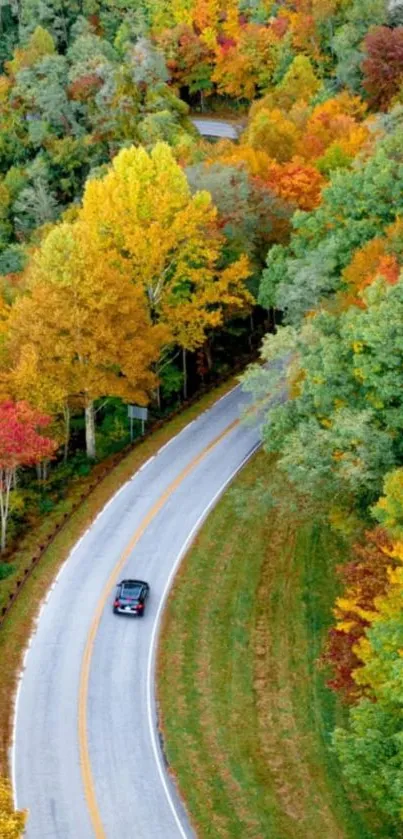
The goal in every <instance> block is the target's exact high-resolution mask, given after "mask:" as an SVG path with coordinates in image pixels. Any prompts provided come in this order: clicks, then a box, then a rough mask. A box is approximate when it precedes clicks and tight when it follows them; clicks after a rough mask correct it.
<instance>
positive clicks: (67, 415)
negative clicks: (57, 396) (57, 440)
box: [63, 405, 70, 463]
mask: <svg viewBox="0 0 403 839" xmlns="http://www.w3.org/2000/svg"><path fill="white" fill-rule="evenodd" d="M63 414H64V452H63V460H64V462H65V463H67V458H68V456H69V443H70V408H69V406H68V405H65V406H64V409H63Z"/></svg>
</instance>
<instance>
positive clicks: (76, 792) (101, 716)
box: [12, 387, 258, 839]
mask: <svg viewBox="0 0 403 839" xmlns="http://www.w3.org/2000/svg"><path fill="white" fill-rule="evenodd" d="M246 400H247V397H246V396H245V394H242V392H241V391H240V388H239V387H237V388H235V389H234V390H233V391H231V392H230V393H229V394H227V395H226V396H224V397H222V398H221V399H220V400H219V401H218V402H217V403H216V404H215V405H214V406H213V408H211V409H210V410H209V411H207V412H205V413H204V414H202V415H201V416H200V417H199V418H198V419H197V420H195V421H194V422H192V423H190V424H189V425H188V426H187V427H186V428H185V429H184V430H183V431H182V432H181V433H180V434H179V435H177V436H176V437H175V438H174V439H173V440H172V441H170V442H169V443H168V444H167V445H165V446H164V447H163V448H162V449H161V450H160V451H159V452H158V454H157V455H156V456H155V457H154V458H152V459H150V460H149V461H148V462H147V463H146V464H144V465H143V466H142V467H141V469H140V470H139V471H138V472H137V473H136V474H134V475H133V477H132V479H131V480H130V481H128V482H127V483H126V484H125V485H124V486H123V487H122V488H121V489H120V491H119V492H118V493H117V494H116V495H115V496H114V498H113V499H112V500H111V501H109V503H108V504H107V505H106V507H105V508H104V510H103V511H102V513H101V514H100V515H99V516H98V518H97V519H96V521H95V522H94V523H93V525H92V526H91V528H90V529H89V530H88V531H87V533H86V534H85V535H84V537H83V538H82V540H81V541H80V542H79V543H78V544H77V545H76V547H75V549H74V551H73V552H72V554H71V555H70V558H69V559H68V561H67V562H66V563H65V565H64V566H63V569H62V573H61V574H59V577H58V578H57V580H56V583H55V585H54V586H53V588H52V590H51V592H50V593H49V595H48V597H47V599H46V603H45V604H44V606H43V607H42V610H41V614H40V616H39V620H38V623H37V628H36V633H35V635H34V636H33V637H32V639H31V645H30V648H29V650H28V652H27V655H26V658H25V662H24V664H25V669H24V671H23V677H22V680H21V682H20V686H19V690H18V694H17V700H16V715H15V726H14V743H13V750H12V771H13V783H14V790H15V796H16V803H17V806H18V807H21V808H28V810H29V819H28V827H27V831H26V836H27V839H93V837H95V839H116V837H120V836H127V837H130V838H132V837H136V839H190V837H193V836H194V834H193V832H192V829H191V827H190V825H189V822H188V819H187V816H186V813H185V811H184V809H183V807H182V805H181V802H180V801H179V799H178V797H177V794H176V790H175V788H174V786H173V784H172V782H171V780H170V777H169V773H168V771H167V768H166V766H165V765H164V760H163V756H162V750H161V746H160V742H159V735H158V722H157V713H156V706H155V698H154V658H155V648H156V639H157V634H158V625H159V619H160V615H161V611H162V607H163V603H164V600H165V598H166V596H167V593H168V591H169V587H170V584H171V581H172V579H173V576H174V573H175V570H176V568H177V567H178V564H179V562H180V560H181V558H182V556H183V555H184V553H185V552H186V549H187V547H188V546H189V544H190V541H191V539H192V537H193V536H194V534H195V532H196V531H197V528H198V527H199V526H200V524H201V523H202V521H203V518H204V517H205V516H206V515H207V513H208V511H209V510H210V509H211V507H212V506H213V505H214V503H215V501H216V500H217V498H218V497H219V495H220V494H221V492H222V491H223V490H224V489H225V487H226V486H227V484H228V483H229V482H230V480H231V478H232V477H233V476H234V475H235V473H236V472H237V471H238V470H239V468H240V467H241V465H242V464H243V463H244V462H245V461H246V460H247V459H248V458H249V457H250V455H251V453H252V452H253V451H254V450H255V449H256V447H257V445H258V429H257V428H253V427H250V426H249V427H248V426H245V425H241V424H240V423H239V416H240V411H241V408H242V406H243V405H244V404H245V402H246ZM123 577H140V578H144V579H146V580H148V581H149V583H150V586H151V594H150V600H149V603H148V608H147V612H146V614H145V616H144V618H141V619H136V618H134V619H132V618H125V617H122V616H116V615H114V614H113V613H112V608H111V604H112V598H113V588H114V584H115V583H116V581H117V580H119V579H121V578H123Z"/></svg>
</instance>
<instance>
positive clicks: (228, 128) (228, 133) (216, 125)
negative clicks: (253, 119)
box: [192, 117, 241, 140]
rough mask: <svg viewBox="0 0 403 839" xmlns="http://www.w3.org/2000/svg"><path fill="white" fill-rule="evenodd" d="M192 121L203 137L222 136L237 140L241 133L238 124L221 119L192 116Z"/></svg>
mask: <svg viewBox="0 0 403 839" xmlns="http://www.w3.org/2000/svg"><path fill="white" fill-rule="evenodd" d="M192 122H193V125H194V126H195V128H197V130H198V131H199V132H200V134H202V136H203V137H218V138H222V137H224V138H226V139H227V140H237V139H238V137H239V135H240V133H241V128H240V126H239V125H236V124H234V123H233V122H226V120H223V119H207V118H204V117H197V118H196V117H194V118H193V117H192Z"/></svg>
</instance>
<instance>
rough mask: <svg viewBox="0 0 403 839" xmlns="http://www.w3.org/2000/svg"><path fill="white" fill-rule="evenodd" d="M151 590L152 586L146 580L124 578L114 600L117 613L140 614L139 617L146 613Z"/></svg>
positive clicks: (114, 609) (114, 608)
mask: <svg viewBox="0 0 403 839" xmlns="http://www.w3.org/2000/svg"><path fill="white" fill-rule="evenodd" d="M149 592H150V586H149V585H148V583H145V582H144V580H122V582H121V583H119V585H118V587H117V590H116V595H115V600H114V602H113V611H114V612H115V615H117V614H122V615H138V616H139V617H141V616H142V615H144V609H145V604H146V600H147V597H148V595H149Z"/></svg>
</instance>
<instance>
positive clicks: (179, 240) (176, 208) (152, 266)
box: [80, 143, 252, 359]
mask: <svg viewBox="0 0 403 839" xmlns="http://www.w3.org/2000/svg"><path fill="white" fill-rule="evenodd" d="M80 218H81V221H82V223H84V225H85V227H86V229H88V230H89V235H90V236H91V238H92V240H93V241H94V242H96V243H97V245H96V247H97V248H98V249H99V251H100V252H101V253H102V254H105V256H106V255H108V254H110V253H114V254H118V255H119V257H120V259H121V264H122V266H123V268H122V270H124V272H125V276H126V278H129V277H130V278H131V281H132V283H133V285H134V286H135V287H136V288H137V289H140V288H141V289H142V295H143V305H144V306H145V307H146V308H147V311H148V315H149V318H150V320H151V322H152V323H153V324H163V325H164V327H165V329H166V330H167V332H166V341H165V346H166V347H169V346H173V345H176V346H179V347H181V348H182V349H183V350H184V353H185V351H186V350H194V349H196V348H197V347H198V346H200V345H201V344H202V343H203V342H204V341H205V339H206V334H207V332H208V330H210V329H212V328H216V327H218V326H220V325H221V324H222V323H223V320H224V318H225V317H227V316H231V315H233V314H235V313H241V312H243V311H245V312H246V311H247V310H248V308H249V307H250V305H251V302H252V297H251V295H250V293H249V292H248V290H247V289H246V286H245V280H246V279H247V277H248V274H249V266H248V260H247V257H246V256H243V257H241V258H240V259H238V260H237V261H236V262H234V263H232V264H231V265H229V266H227V267H226V268H225V269H221V268H220V257H221V254H222V248H223V244H224V240H223V237H222V235H221V234H220V232H219V229H218V224H217V213H216V210H215V208H214V206H213V204H212V201H211V196H210V194H209V193H208V192H197V193H196V194H195V195H192V194H191V192H190V188H189V184H188V182H187V179H186V176H185V174H184V172H183V171H182V169H181V168H180V166H179V165H178V164H177V162H176V161H175V158H174V156H173V154H172V151H171V149H170V148H169V146H168V145H166V144H165V143H157V144H156V146H155V147H154V149H153V150H152V151H151V153H148V152H147V151H146V150H145V149H143V148H135V147H132V148H129V149H123V150H122V151H121V152H120V153H119V154H118V155H117V157H116V158H115V159H114V161H113V163H112V166H111V169H110V171H109V172H108V173H107V174H106V175H105V176H104V177H103V178H102V179H99V180H98V179H93V180H90V181H89V182H88V183H87V186H86V190H85V194H84V199H83V207H82V210H81V213H80ZM185 357H186V356H185V354H184V359H185Z"/></svg>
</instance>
